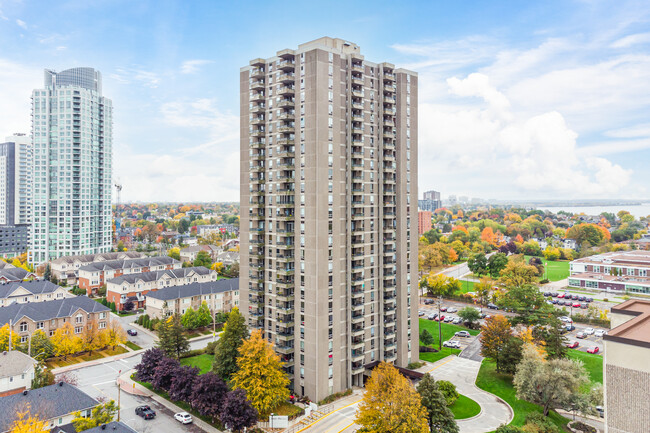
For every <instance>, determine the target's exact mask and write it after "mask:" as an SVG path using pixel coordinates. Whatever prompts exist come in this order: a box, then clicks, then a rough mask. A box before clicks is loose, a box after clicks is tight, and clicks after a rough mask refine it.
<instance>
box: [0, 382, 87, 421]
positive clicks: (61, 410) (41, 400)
mask: <svg viewBox="0 0 650 433" xmlns="http://www.w3.org/2000/svg"><path fill="white" fill-rule="evenodd" d="M28 404H29V407H30V411H31V413H38V414H39V415H40V418H41V419H43V420H49V419H52V418H58V417H61V416H64V415H67V414H70V413H74V412H77V411H80V410H85V409H90V408H92V407H95V406H97V405H98V404H99V402H98V401H97V400H95V399H94V398H92V397H90V396H89V395H88V394H86V393H85V392H83V391H81V390H79V389H78V388H77V387H75V386H72V385H70V384H67V383H63V382H61V383H57V384H54V385H49V386H45V387H43V388H38V389H32V390H30V391H28V392H27V393H26V394H25V393H20V394H14V395H10V396H7V397H2V398H0V413H1V414H3V416H1V417H0V432H6V431H8V430H9V429H10V428H11V425H12V424H13V422H14V421H15V419H16V415H17V411H18V410H20V409H22V408H23V407H25V406H26V405H28Z"/></svg>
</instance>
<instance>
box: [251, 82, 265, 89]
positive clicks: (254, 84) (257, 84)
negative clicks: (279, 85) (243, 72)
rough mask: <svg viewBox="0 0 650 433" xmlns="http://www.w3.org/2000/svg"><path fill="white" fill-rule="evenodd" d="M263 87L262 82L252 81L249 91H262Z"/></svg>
mask: <svg viewBox="0 0 650 433" xmlns="http://www.w3.org/2000/svg"><path fill="white" fill-rule="evenodd" d="M265 86H266V84H265V83H264V80H257V81H253V82H252V83H251V90H262V89H264V87H265Z"/></svg>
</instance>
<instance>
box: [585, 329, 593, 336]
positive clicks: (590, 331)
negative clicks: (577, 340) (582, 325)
mask: <svg viewBox="0 0 650 433" xmlns="http://www.w3.org/2000/svg"><path fill="white" fill-rule="evenodd" d="M583 332H584V333H585V334H587V335H594V332H595V330H594V328H587V329H585V330H584V331H583Z"/></svg>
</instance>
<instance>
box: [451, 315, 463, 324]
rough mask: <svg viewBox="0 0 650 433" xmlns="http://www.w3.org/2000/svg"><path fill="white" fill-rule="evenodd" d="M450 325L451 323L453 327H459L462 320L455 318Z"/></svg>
mask: <svg viewBox="0 0 650 433" xmlns="http://www.w3.org/2000/svg"><path fill="white" fill-rule="evenodd" d="M451 323H453V324H454V325H460V324H461V323H463V319H461V318H460V317H456V318H455V319H454V320H452V322H451Z"/></svg>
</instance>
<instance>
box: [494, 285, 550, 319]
mask: <svg viewBox="0 0 650 433" xmlns="http://www.w3.org/2000/svg"><path fill="white" fill-rule="evenodd" d="M498 303H499V305H500V306H502V307H505V308H509V309H511V310H512V311H514V312H515V313H516V316H515V317H513V318H511V319H510V321H511V323H512V324H513V325H518V324H524V325H539V324H542V323H545V322H546V321H548V320H549V319H550V318H552V317H554V311H555V309H554V307H553V306H552V305H549V304H547V303H546V299H545V298H544V295H543V294H542V293H541V292H540V291H539V289H538V288H537V286H534V285H532V284H524V285H521V286H514V287H511V288H510V289H509V290H508V291H507V292H506V293H505V295H503V296H502V297H501V299H500V300H499V302H498Z"/></svg>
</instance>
